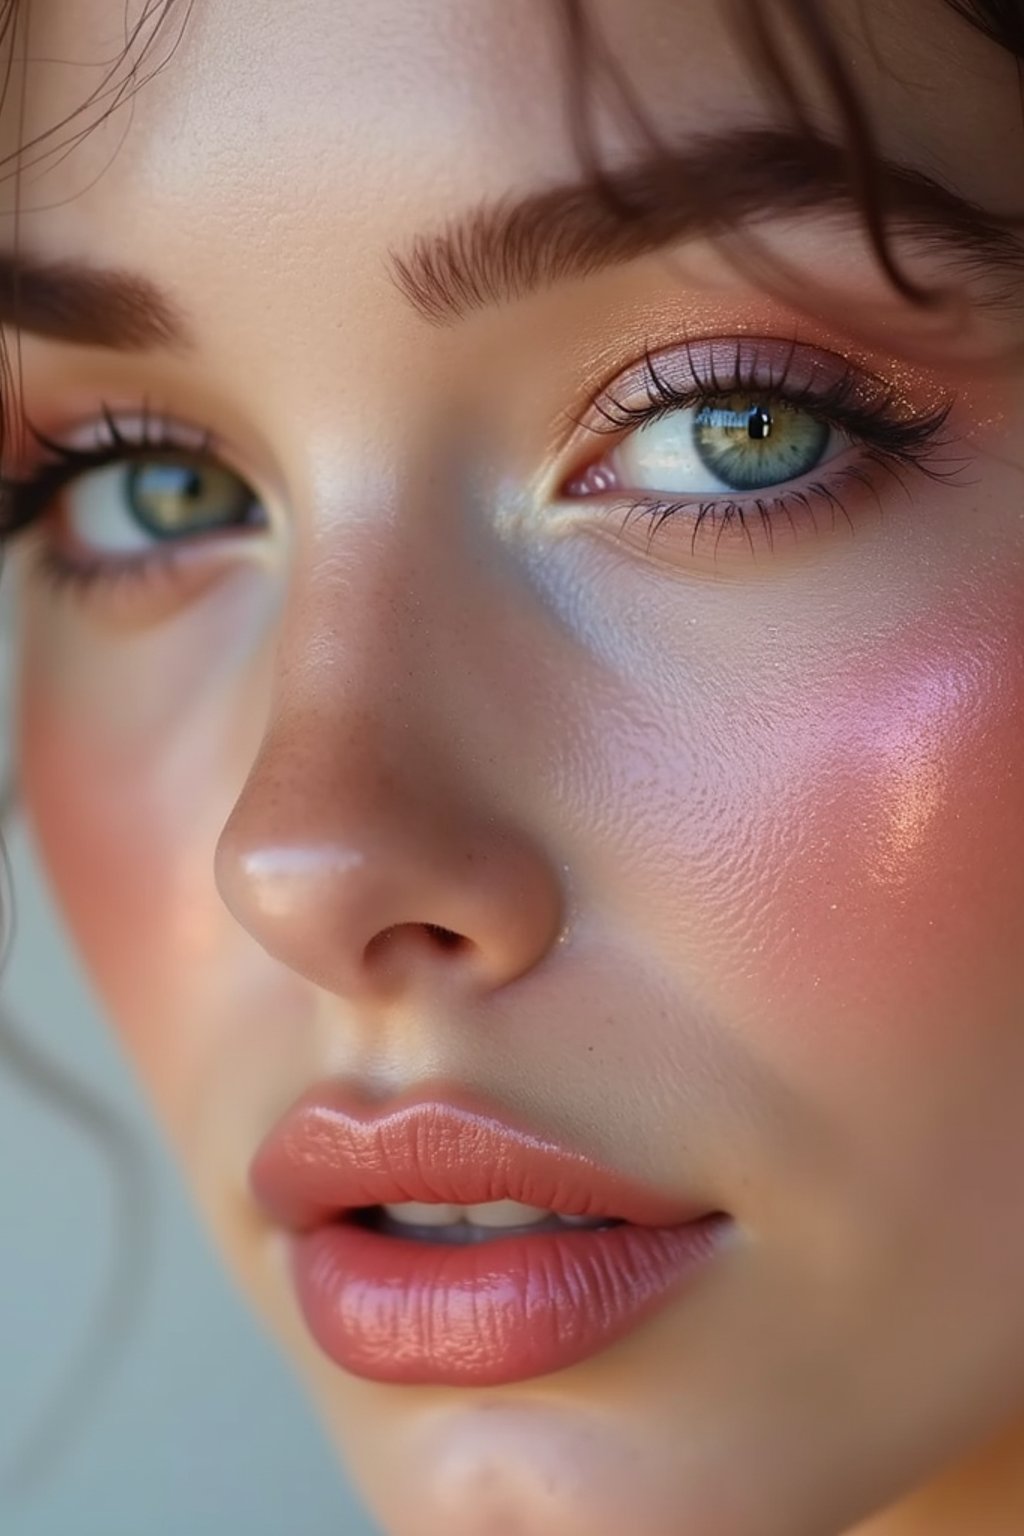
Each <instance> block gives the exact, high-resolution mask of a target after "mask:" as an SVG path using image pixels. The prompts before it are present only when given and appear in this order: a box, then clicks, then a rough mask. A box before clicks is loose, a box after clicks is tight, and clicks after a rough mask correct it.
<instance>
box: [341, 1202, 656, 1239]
mask: <svg viewBox="0 0 1024 1536" xmlns="http://www.w3.org/2000/svg"><path fill="white" fill-rule="evenodd" d="M340 1220H341V1221H342V1222H344V1223H349V1224H350V1225H352V1226H358V1227H362V1228H363V1229H364V1230H365V1231H368V1232H376V1233H378V1234H379V1235H381V1236H383V1237H391V1238H398V1239H404V1240H405V1241H406V1242H409V1241H412V1242H420V1243H445V1244H459V1243H462V1244H465V1243H485V1242H493V1241H495V1240H497V1239H499V1238H503V1237H533V1236H542V1235H544V1234H547V1233H552V1232H572V1231H581V1230H583V1231H588V1232H605V1231H609V1230H610V1229H611V1228H612V1227H621V1226H625V1225H628V1223H626V1222H623V1221H621V1220H619V1219H618V1218H616V1217H610V1216H601V1217H591V1216H586V1217H584V1216H559V1215H556V1214H555V1213H554V1212H553V1211H552V1212H550V1213H548V1214H547V1215H546V1216H544V1217H537V1218H536V1219H534V1220H531V1221H525V1222H517V1221H515V1220H514V1219H510V1220H508V1221H504V1222H494V1223H493V1224H487V1225H484V1224H483V1223H482V1222H477V1221H474V1220H472V1219H471V1218H468V1217H466V1216H464V1215H458V1216H456V1217H455V1219H453V1220H448V1221H444V1222H437V1223H429V1224H427V1223H422V1222H419V1221H416V1220H404V1219H402V1218H401V1217H399V1216H396V1215H393V1214H392V1213H391V1212H390V1211H389V1210H387V1209H386V1208H385V1207H384V1206H382V1205H368V1206H360V1207H358V1208H357V1209H355V1210H351V1211H348V1212H346V1213H345V1215H344V1216H343V1217H341V1218H340Z"/></svg>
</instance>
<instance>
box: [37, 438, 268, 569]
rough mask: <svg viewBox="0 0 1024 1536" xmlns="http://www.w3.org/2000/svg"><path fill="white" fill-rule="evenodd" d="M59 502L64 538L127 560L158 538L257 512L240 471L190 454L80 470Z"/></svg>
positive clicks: (207, 529)
mask: <svg viewBox="0 0 1024 1536" xmlns="http://www.w3.org/2000/svg"><path fill="white" fill-rule="evenodd" d="M59 508H60V515H61V523H62V525H63V530H64V532H65V534H66V535H67V537H68V538H69V540H70V542H71V543H72V544H73V545H74V546H75V547H76V548H77V549H78V550H81V551H85V552H87V553H88V554H89V555H92V556H95V557H98V558H100V559H103V558H106V557H112V558H119V557H120V558H127V559H131V558H133V557H136V556H139V555H142V554H144V553H145V552H146V551H147V550H151V549H152V548H153V547H154V545H156V544H160V543H163V544H165V545H166V544H168V543H172V542H181V541H182V540H185V539H189V538H194V537H197V536H199V535H202V534H206V533H211V532H214V531H216V530H218V529H226V528H233V527H239V526H244V525H247V524H250V523H252V522H253V521H255V520H256V518H257V517H258V515H259V513H260V507H259V503H258V501H257V499H256V497H255V495H254V493H253V491H252V490H251V489H250V487H249V486H248V485H247V484H246V482H245V481H244V480H243V479H241V477H240V476H239V475H236V474H235V473H234V472H233V471H232V470H230V469H227V468H226V467H225V466H224V465H222V464H218V463H217V462H216V461H215V460H213V459H204V458H202V457H200V456H198V455H195V454H188V453H161V454H154V455H153V456H152V457H146V458H142V457H139V458H134V459H124V460H119V461H118V462H116V463H112V464H106V465H103V466H102V467H100V468H97V469H92V470H86V471H85V472H84V473H82V474H79V475H77V476H76V477H75V478H74V479H73V480H70V481H69V482H68V483H67V484H66V485H65V486H64V488H63V490H62V491H61V492H60V495H59Z"/></svg>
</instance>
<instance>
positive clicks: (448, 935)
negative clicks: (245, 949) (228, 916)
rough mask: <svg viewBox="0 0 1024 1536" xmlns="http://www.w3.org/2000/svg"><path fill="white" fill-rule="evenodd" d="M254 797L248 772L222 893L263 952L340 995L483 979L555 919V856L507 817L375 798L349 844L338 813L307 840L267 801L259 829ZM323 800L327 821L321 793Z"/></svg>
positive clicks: (508, 975) (510, 974) (543, 947)
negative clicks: (499, 824)
mask: <svg viewBox="0 0 1024 1536" xmlns="http://www.w3.org/2000/svg"><path fill="white" fill-rule="evenodd" d="M261 803H262V804H263V805H266V804H267V801H266V799H265V798H263V797H261V792H260V789H259V786H258V785H256V784H253V783H250V785H249V786H247V789H246V791H244V792H243V796H242V799H241V800H240V802H239V805H238V806H237V807H236V809H235V813H234V814H233V816H232V818H231V820H230V821H229V823H228V825H227V827H226V828H225V830H224V833H223V835H222V837H221V840H220V844H219V847H218V850H217V861H216V874H217V882H218V885H219V888H220V891H221V895H222V897H223V899H224V901H225V903H226V905H227V906H228V908H229V910H230V911H231V912H232V913H233V914H234V916H235V917H236V919H237V920H238V921H239V922H240V923H241V925H242V926H243V927H244V928H245V929H247V931H248V932H249V933H250V934H251V935H252V936H253V937H254V938H255V939H256V940H257V942H258V943H259V944H260V945H261V946H262V947H263V949H265V950H266V951H267V953H268V954H270V955H272V956H273V957H274V958H275V959H277V960H279V961H280V962H281V963H282V964H284V965H286V966H287V967H288V968H289V969H291V970H292V971H294V972H297V973H298V974H300V975H301V976H303V977H305V978H306V979H307V980H309V981H311V982H312V983H314V984H315V985H316V986H318V987H321V988H324V989H325V990H327V991H330V992H332V993H334V994H336V995H338V996H345V997H349V998H353V999H356V998H361V999H363V1000H368V999H371V998H373V997H377V998H384V997H391V996H393V995H394V994H395V992H396V991H406V990H408V989H409V988H411V987H423V988H427V989H430V988H434V989H439V988H450V987H451V986H453V985H455V986H462V987H464V988H472V987H487V988H495V987H498V986H501V985H505V984H507V983H508V982H510V981H512V980H514V979H515V978H516V977H517V976H520V975H522V974H524V973H525V972H526V971H528V970H530V969H531V968H532V967H533V966H535V965H536V964H537V963H538V962H539V961H540V960H541V959H542V958H543V956H544V955H545V954H546V953H547V951H548V950H549V949H550V947H551V946H552V944H553V943H554V942H555V941H556V940H557V938H558V936H559V934H560V932H561V928H562V922H563V901H562V893H561V887H560V883H559V881H558V878H557V876H556V874H555V866H553V865H552V864H550V863H549V862H548V860H547V859H546V858H545V857H544V855H543V854H542V853H541V852H540V850H539V849H538V848H537V847H536V846H535V844H534V843H533V842H532V841H531V840H530V839H529V838H528V837H526V836H525V835H524V834H522V833H521V832H519V831H517V830H515V829H510V828H508V827H505V828H502V829H500V830H499V829H497V828H496V827H495V826H494V825H493V823H492V821H491V820H490V819H487V818H485V819H482V820H480V819H476V818H472V817H471V816H469V815H468V813H467V814H466V815H465V816H464V817H463V818H460V819H456V818H454V817H453V816H452V815H451V814H450V813H448V814H446V815H444V816H441V815H440V814H433V815H431V814H430V810H429V807H426V806H422V805H421V806H420V807H419V808H418V809H414V808H413V807H412V806H411V805H410V804H408V803H405V804H403V805H393V806H392V807H391V808H390V810H388V809H387V808H386V807H383V806H378V808H377V819H376V821H372V820H371V819H370V818H369V817H368V816H366V815H365V814H364V816H363V817H362V818H360V834H359V843H358V845H355V839H354V838H349V839H346V840H344V841H342V840H341V839H339V837H338V836H337V831H338V829H337V827H335V830H334V835H333V836H330V835H329V834H328V831H327V829H326V827H325V829H324V832H323V834H322V836H321V837H320V839H319V840H318V841H314V840H313V839H312V837H311V836H310V833H311V832H312V828H311V827H310V826H308V825H306V826H305V827H304V828H302V829H301V831H300V828H299V827H298V826H296V828H295V830H294V832H293V835H292V836H291V837H283V836H282V831H283V829H282V827H281V825H280V816H279V815H278V816H275V817H274V821H275V822H276V823H277V826H276V828H275V833H276V835H275V836H274V838H273V840H272V841H271V839H270V838H269V837H268V836H267V835H266V833H267V828H266V825H265V823H263V821H262V818H261V815H260V812H259V806H260V804H261ZM278 805H279V802H278ZM311 809H312V805H311V803H310V802H309V801H308V800H307V801H306V803H305V811H306V813H307V816H308V813H309V812H310V810H311ZM322 809H323V812H324V813H325V816H326V819H327V820H328V821H329V820H330V819H331V809H332V807H331V806H330V805H328V806H326V807H323V808H322ZM339 809H340V807H339V805H338V804H337V803H336V802H335V803H334V804H333V810H334V812H335V813H337V812H338V810H339ZM350 809H351V807H350ZM364 812H365V807H364ZM303 819H304V820H305V819H306V818H305V817H304V818H303ZM261 829H262V830H261Z"/></svg>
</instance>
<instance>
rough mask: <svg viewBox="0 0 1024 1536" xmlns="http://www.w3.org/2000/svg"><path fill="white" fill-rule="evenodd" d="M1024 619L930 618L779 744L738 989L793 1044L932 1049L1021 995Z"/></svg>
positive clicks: (823, 700)
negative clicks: (778, 776) (827, 1037)
mask: <svg viewBox="0 0 1024 1536" xmlns="http://www.w3.org/2000/svg"><path fill="white" fill-rule="evenodd" d="M1021 612H1022V609H1021V606H1020V605H1019V604H1017V603H1011V602H1007V603H1006V604H1005V605H1004V606H1003V607H1002V609H1001V611H1000V613H999V614H998V616H997V617H995V618H994V620H993V625H992V627H991V629H990V630H989V631H988V632H987V633H981V632H979V631H978V630H977V629H975V628H972V627H969V626H968V625H966V624H964V625H958V624H957V622H956V620H955V619H952V618H951V617H950V616H949V615H948V614H943V613H938V614H936V615H934V616H932V618H931V619H930V620H928V619H923V620H922V621H921V622H920V623H919V624H918V625H917V626H915V634H914V635H913V636H912V637H910V636H908V637H907V638H906V639H905V640H904V642H903V643H902V644H901V647H900V653H899V655H898V656H892V655H888V656H884V657H879V658H876V659H871V658H866V659H865V662H864V665H863V666H862V667H860V668H858V669H855V670H853V671H851V672H849V673H848V674H845V675H843V676H842V677H839V678H836V679H834V680H826V681H824V682H823V683H819V685H818V687H817V689H814V688H812V689H811V690H809V692H808V694H807V696H806V707H807V714H808V717H809V718H811V719H813V720H815V721H816V722H817V724H816V726H815V728H814V730H813V731H812V732H810V733H807V732H801V730H800V728H799V724H798V723H797V722H793V728H792V730H790V731H788V732H786V731H785V730H783V732H782V733H781V734H780V735H777V736H775V738H774V741H773V746H774V747H775V750H776V753H777V757H776V761H777V763H778V766H779V768H780V770H781V772H782V777H783V782H784V784H785V786H786V787H785V789H784V792H783V794H782V795H781V796H780V799H779V802H778V805H777V810H778V812H779V814H778V815H776V816H775V817H773V818H772V819H771V820H768V819H767V818H766V820H765V822H764V823H763V824H762V825H763V828H764V831H765V832H766V833H767V832H769V831H770V833H771V836H765V837H764V838H763V840H762V844H761V845H762V846H763V848H764V849H765V853H766V857H765V858H764V860H763V863H762V865H761V868H760V869H759V870H758V871H757V873H758V875H759V876H760V885H761V889H762V890H763V892H764V893H765V897H764V901H763V906H762V909H761V910H760V911H756V910H755V911H754V912H753V913H752V914H751V917H752V921H751V923H750V935H749V936H750V938H751V940H753V941H754V942H753V943H752V944H751V948H750V953H749V957H748V959H747V961H746V963H745V964H743V965H742V966H741V967H740V969H739V970H738V972H737V977H738V978H739V976H742V975H744V974H745V975H746V977H747V978H748V980H749V983H750V985H751V990H752V994H753V995H755V996H757V997H758V998H759V999H760V1001H761V1004H762V1005H767V1006H768V1007H769V1008H770V1009H771V1011H772V1013H773V1014H774V1015H775V1016H777V1017H780V1018H782V1019H784V1020H788V1021H789V1023H790V1026H791V1027H792V1028H793V1029H794V1030H796V1031H797V1032H798V1034H799V1032H800V1031H801V1030H804V1029H811V1030H813V1031H814V1032H815V1034H816V1036H817V1037H818V1038H820V1037H821V1034H822V1031H823V1030H827V1031H828V1032H833V1031H834V1032H839V1031H843V1030H853V1031H856V1032H857V1034H858V1035H859V1037H860V1038H861V1041H862V1043H863V1046H864V1048H865V1049H866V1050H868V1051H872V1050H875V1049H880V1050H883V1051H884V1050H887V1049H891V1048H893V1047H895V1046H898V1042H899V1041H901V1040H902V1041H903V1042H905V1044H906V1047H907V1049H908V1050H911V1051H915V1050H918V1049H921V1048H927V1049H929V1050H930V1051H936V1050H940V1049H941V1048H942V1045H943V1041H944V1039H945V1038H946V1025H947V1023H948V1022H949V1021H950V1020H952V1019H954V1018H955V1019H957V1021H958V1022H957V1029H958V1030H960V1031H962V1030H963V1029H964V1028H968V1029H971V1028H972V1027H976V1026H977V1025H979V1024H980V1025H981V1026H982V1027H983V1023H984V1018H985V1016H986V1014H987V1013H988V1012H990V1010H991V1008H992V1007H993V1006H995V1005H997V1003H998V1001H999V1000H1000V999H1002V1000H1004V1001H1005V1000H1007V998H1008V997H1009V995H1010V991H1008V989H1011V990H1012V989H1014V988H1015V985H1016V983H1017V981H1018V979H1019V976H1020V960H1019V952H1018V950H1019V941H1020V932H1021V916H1022V913H1024V905H1022V903H1024V878H1022V875H1024V797H1022V795H1021V785H1020V779H1019V769H1018V761H1019V757H1020V751H1021V744H1022V742H1024V622H1022V619H1021V617H1020V615H1021ZM978 1016H980V1017H978ZM894 1030H895V1033H894ZM955 1039H956V1034H955V1033H954V1036H953V1042H952V1043H955ZM852 1043H853V1042H851V1041H850V1040H849V1039H847V1040H845V1041H844V1044H845V1045H846V1046H849V1045H850V1044H852Z"/></svg>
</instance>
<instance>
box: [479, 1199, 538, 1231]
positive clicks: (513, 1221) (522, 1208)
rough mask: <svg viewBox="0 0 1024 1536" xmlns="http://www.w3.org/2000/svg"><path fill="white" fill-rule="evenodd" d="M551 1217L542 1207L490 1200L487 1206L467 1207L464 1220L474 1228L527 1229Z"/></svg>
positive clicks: (516, 1201) (513, 1201)
mask: <svg viewBox="0 0 1024 1536" xmlns="http://www.w3.org/2000/svg"><path fill="white" fill-rule="evenodd" d="M550 1215H551V1212H550V1211H546V1210H544V1208H543V1207H542V1206H539V1205H520V1203H519V1201H518V1200H488V1201H487V1203H486V1204H485V1205H467V1206H466V1207H465V1209H464V1211H463V1219H464V1220H465V1221H468V1222H471V1223H472V1224H473V1226H474V1227H526V1226H529V1225H530V1223H531V1222H534V1221H546V1220H547V1218H548V1217H549V1216H550Z"/></svg>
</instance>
